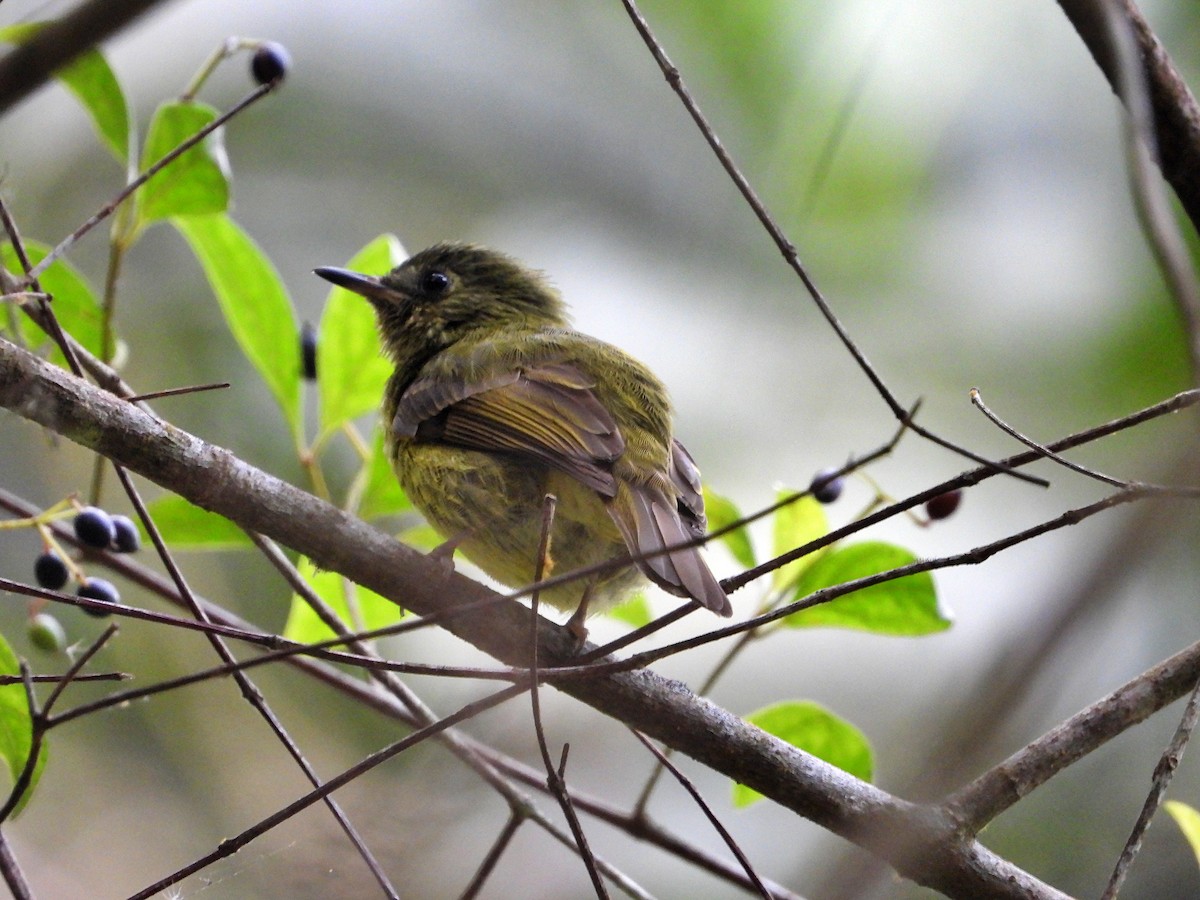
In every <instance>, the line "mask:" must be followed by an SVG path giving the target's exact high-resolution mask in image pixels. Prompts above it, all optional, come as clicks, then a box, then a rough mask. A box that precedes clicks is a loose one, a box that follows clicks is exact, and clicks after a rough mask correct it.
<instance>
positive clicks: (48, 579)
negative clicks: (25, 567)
mask: <svg viewBox="0 0 1200 900" xmlns="http://www.w3.org/2000/svg"><path fill="white" fill-rule="evenodd" d="M70 575H71V572H70V570H69V569H68V568H67V564H66V563H65V562H63V558H62V557H61V556H59V555H58V554H57V553H55V552H54V551H53V550H47V551H46V552H45V553H43V554H42V555H41V556H39V557H38V558H37V559H36V560H34V562H33V577H34V578H36V579H37V583H38V584H40V585H41V586H42V587H44V588H49V589H50V590H52V591H61V590H62V589H63V588H64V587H65V586H66V584H67V579H68V578H69V577H70Z"/></svg>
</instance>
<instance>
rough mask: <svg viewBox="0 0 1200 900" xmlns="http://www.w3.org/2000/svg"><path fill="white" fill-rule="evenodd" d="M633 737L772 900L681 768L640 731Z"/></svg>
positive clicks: (751, 867) (760, 891)
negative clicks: (678, 787)
mask: <svg viewBox="0 0 1200 900" xmlns="http://www.w3.org/2000/svg"><path fill="white" fill-rule="evenodd" d="M633 736H634V737H636V738H637V739H638V740H639V741H641V742H642V746H643V747H645V748H646V749H647V750H649V751H650V753H651V754H652V755H653V756H654V758H655V759H656V760H658V764H659V765H660V766H661V767H662V768H664V769H666V770H667V771H669V772H670V773H671V774H672V775H673V776H675V780H676V781H678V782H679V784H680V786H681V787H682V788H683V789H684V790H685V791H687V792H688V794H689V795H690V796H691V798H692V800H693V801H695V803H696V805H697V806H698V807H700V811H701V812H702V813H704V817H705V818H706V819H708V821H709V823H710V824H711V825H712V827H713V828H715V829H716V830H717V834H719V835H721V840H723V841H724V842H725V846H726V847H728V848H729V849H730V851H731V852H732V853H733V855H734V856H736V857H737V861H738V863H740V864H741V867H742V869H743V870H744V871H745V873H746V877H747V878H749V879H750V881H751V883H752V884H753V885H754V887H755V888H756V889H757V890H758V893H759V896H761V897H765V898H766V900H771V892H770V891H769V890H767V886H766V885H765V884H763V883H762V879H760V878H759V877H758V873H757V872H755V871H754V866H753V865H752V864H751V862H750V859H749V857H747V856H746V854H745V853H743V852H742V848H741V847H739V846H738V843H737V841H735V840H734V839H733V835H732V834H730V833H729V829H728V828H726V827H725V826H724V825H723V824H721V820H720V819H718V818H717V816H716V814H715V813H714V812H713V811H712V807H710V806H709V805H708V803H706V802H705V800H704V797H703V796H701V794H700V792H699V791H698V790H696V786H695V785H694V784H692V782H691V780H690V779H689V778H688V777H687V776H686V775H684V774H683V772H681V771H679V767H678V766H677V765H675V764H674V763H673V762H671V760H670V759H669V758H668V757H667V755H666V754H665V753H663V752H662V751H661V750H659V749H658V748H657V747H655V746H654V743H653V742H652V741H651V740H650V739H649V738H647V737H646V736H645V735H644V734H642V733H641V732H639V731H635V732H634V733H633Z"/></svg>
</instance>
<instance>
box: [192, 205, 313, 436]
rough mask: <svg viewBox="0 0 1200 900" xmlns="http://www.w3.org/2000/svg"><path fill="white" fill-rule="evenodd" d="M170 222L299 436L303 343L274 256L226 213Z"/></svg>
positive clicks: (293, 430)
mask: <svg viewBox="0 0 1200 900" xmlns="http://www.w3.org/2000/svg"><path fill="white" fill-rule="evenodd" d="M171 224H172V225H174V226H175V227H176V228H177V229H179V232H180V234H182V235H183V236H184V238H185V239H186V240H187V242H188V243H189V244H191V246H192V252H193V253H195V254H196V258H197V259H198V260H200V265H201V266H203V267H204V274H205V275H206V276H208V282H209V284H211V285H212V289H213V293H214V294H216V295H217V301H218V302H219V303H220V305H221V312H223V313H224V314H225V321H226V322H227V323H228V324H229V330H230V331H232V332H233V336H234V338H236V339H237V342H238V344H239V345H241V348H242V352H243V353H245V354H246V358H247V359H249V360H250V362H251V363H253V364H254V367H255V368H256V369H258V372H259V374H260V375H261V376H262V379H263V381H265V382H266V383H267V387H269V388H270V389H271V393H272V394H274V395H275V399H276V400H277V401H278V402H279V406H280V408H281V409H282V410H283V415H284V418H285V419H287V422H288V425H289V426H290V427H291V429H292V433H293V435H294V436H295V437H296V438H297V439H299V436H300V428H301V423H300V342H299V340H297V338H296V335H297V329H296V316H295V313H294V312H293V311H292V301H291V299H290V298H289V297H288V293H287V289H286V288H285V287H284V286H283V281H282V280H281V279H280V277H279V273H278V272H276V271H275V267H274V266H273V265H271V261H270V260H269V259H267V257H266V256H265V255H264V254H263V252H262V251H261V250H260V249H259V248H258V246H257V245H256V244H255V243H254V241H252V240H251V239H250V238H249V236H248V235H247V234H246V233H245V232H244V231H242V229H241V228H239V227H238V225H237V223H235V222H234V221H233V220H232V219H230V218H229V217H228V216H226V215H224V214H223V213H215V214H213V215H209V216H178V217H176V218H174V219H172V220H171Z"/></svg>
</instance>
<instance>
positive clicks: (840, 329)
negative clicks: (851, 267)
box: [621, 0, 1038, 483]
mask: <svg viewBox="0 0 1200 900" xmlns="http://www.w3.org/2000/svg"><path fill="white" fill-rule="evenodd" d="M621 3H622V4H623V5H624V7H625V11H626V12H627V13H628V14H629V18H630V20H631V21H632V22H633V26H634V28H636V29H637V32H638V34H639V35H641V38H642V41H643V42H644V43H645V44H646V47H647V48H648V49H649V50H650V54H651V56H653V57H654V61H655V62H656V63H658V67H659V69H661V70H662V73H663V77H664V78H666V80H667V84H669V85H670V86H671V89H672V90H673V91H674V92H675V94H676V95H677V96H678V97H679V99H680V101H681V102H682V103H683V106H684V108H685V109H686V110H687V111H688V114H689V115H690V116H691V117H692V121H694V122H695V123H696V127H697V128H699V129H700V133H701V134H702V135H703V136H704V140H705V142H706V143H707V144H708V146H709V147H710V148H711V149H712V151H713V153H714V154H715V155H716V157H717V161H718V162H719V163H720V164H721V168H723V169H724V170H725V173H726V174H727V175H728V176H729V178H730V180H731V181H732V182H733V184H734V186H735V187H736V188H737V189H738V191H739V192H740V193H741V195H742V197H743V199H745V201H746V203H747V205H749V207H750V209H751V210H752V211H753V212H754V215H755V216H756V217H757V218H758V221H759V222H760V223H761V224H762V226H763V228H765V229H766V231H767V234H769V235H770V237H771V240H772V241H774V242H775V246H776V247H777V248H778V249H779V252H780V253H781V254H782V255H783V258H784V260H785V261H786V262H787V264H788V265H789V266H790V267H791V269H792V271H794V272H795V273H796V275H798V276H799V278H800V281H801V282H802V283H803V285H804V288H805V290H807V291H808V295H809V297H811V298H812V301H813V303H815V304H816V306H817V309H818V310H819V311H820V313H821V315H822V316H823V317H824V318H825V321H826V322H828V323H829V326H830V327H831V328H832V329H833V330H834V333H835V334H836V335H837V337H838V340H840V341H841V342H842V346H844V347H845V348H846V350H847V352H848V353H849V354H850V355H851V356H852V357H853V358H854V361H855V362H856V363H857V364H858V367H859V368H860V369H862V371H863V374H864V375H865V376H866V377H867V380H868V381H870V382H871V384H872V386H874V388H875V391H876V393H878V394H879V396H880V397H881V398H882V399H883V401H884V403H885V404H887V406H888V408H889V409H890V410H891V411H892V415H893V416H895V417H896V418H897V419H898V420H900V421H905V420H906V419H907V416H908V414H907V412H906V411H905V409H904V406H903V405H902V404H901V403H900V401H899V400H897V399H896V397H895V396H894V395H893V394H892V392H891V390H890V389H889V388H888V386H887V385H886V384H884V381H883V378H882V377H880V375H879V373H878V372H877V371H876V370H875V367H874V366H873V365H872V364H871V362H870V361H869V360H868V359H867V356H866V353H865V352H863V350H862V349H861V348H860V347H859V346H858V344H857V343H856V342H855V341H854V339H853V338H852V337H851V336H850V332H849V331H848V330H847V329H846V327H845V326H844V325H843V324H842V323H841V321H840V320H839V319H838V317H837V316H836V315H835V314H834V312H833V308H832V307H831V306H830V305H829V302H828V301H827V300H826V299H825V296H824V295H823V294H822V293H821V291H820V289H819V288H818V287H817V285H816V282H815V281H814V280H813V279H812V276H810V275H809V274H808V269H807V268H806V267H805V266H804V264H803V263H802V262H800V256H799V253H798V252H797V250H796V247H795V245H794V244H792V242H791V241H789V240H788V238H787V235H785V234H784V233H783V228H782V227H781V226H780V225H779V223H778V222H777V221H776V220H775V218H774V216H772V215H771V213H770V212H769V211H768V210H767V207H766V204H765V203H763V201H762V199H761V198H760V197H759V196H758V193H757V192H756V191H755V190H754V188H753V187H752V186H751V185H750V181H749V180H748V179H747V178H746V176H745V175H744V174H743V173H742V170H741V168H740V167H739V166H738V164H737V163H736V162H734V160H733V157H732V156H731V155H730V154H729V151H728V150H726V149H725V147H724V145H723V144H722V143H721V140H720V138H718V137H717V134H716V132H715V131H714V130H713V127H712V125H711V124H709V121H708V118H707V117H706V116H705V115H704V113H703V112H701V110H700V107H699V105H698V104H697V103H696V101H695V99H694V98H693V97H692V94H691V91H689V90H688V88H687V85H686V84H684V81H683V76H682V75H680V73H679V70H678V69H677V68H675V66H674V65H673V64H672V63H671V60H670V59H669V58H668V57H667V53H666V50H664V49H663V46H662V44H661V43H659V41H658V39H657V38H656V37H655V36H654V33H653V32H652V31H651V30H650V25H649V23H648V22H647V21H646V18H645V16H643V15H642V13H641V11H640V10H639V9H638V7H637V4H636V3H635V2H634V0H621ZM911 427H912V429H913V431H915V432H916V433H917V434H919V435H921V436H922V437H924V438H925V439H926V440H929V441H932V442H933V443H935V444H938V445H939V446H941V447H945V448H946V449H947V450H950V451H952V452H954V453H957V454H959V455H961V456H964V457H966V458H967V459H970V460H973V461H974V462H976V463H979V464H980V465H984V466H991V467H992V468H994V469H996V470H997V471H1001V472H1004V473H1005V474H1006V475H1011V476H1013V477H1015V478H1019V479H1021V480H1023V481H1031V482H1033V483H1037V482H1038V479H1036V478H1034V477H1033V476H1030V475H1025V474H1023V473H1021V472H1015V471H1013V470H1011V469H1009V468H1007V467H1006V466H1004V464H1003V463H997V462H994V461H992V460H989V459H987V458H986V457H983V456H980V455H979V454H977V453H974V452H972V451H970V450H968V449H966V448H965V447H962V446H960V445H958V444H955V443H953V442H952V441H949V440H947V439H945V438H943V437H940V436H939V435H936V434H934V433H933V432H931V431H929V430H927V429H925V428H923V427H920V426H918V425H917V424H916V423H912V425H911Z"/></svg>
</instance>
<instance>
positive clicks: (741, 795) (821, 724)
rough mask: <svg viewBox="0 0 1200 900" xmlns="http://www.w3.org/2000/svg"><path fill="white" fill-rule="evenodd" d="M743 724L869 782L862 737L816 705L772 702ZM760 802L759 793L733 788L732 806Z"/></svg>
mask: <svg viewBox="0 0 1200 900" xmlns="http://www.w3.org/2000/svg"><path fill="white" fill-rule="evenodd" d="M746 721H747V722H750V723H751V724H753V725H757V726H758V727H759V728H761V729H762V730H763V731H765V732H767V733H768V734H773V735H775V737H777V738H779V739H780V740H782V741H786V742H787V743H789V744H791V745H792V746H793V747H798V748H800V749H801V750H803V751H804V752H805V753H811V754H812V755H813V756H815V757H817V758H818V759H823V760H825V762H827V763H829V764H830V765H833V766H837V767H838V768H839V769H842V770H844V771H846V772H848V773H849V774H851V775H853V776H854V777H855V778H858V779H860V780H862V781H870V780H871V772H872V770H873V769H874V762H873V761H872V754H871V745H870V744H869V743H868V742H867V739H866V737H865V736H864V735H863V733H862V732H861V731H859V730H858V729H857V728H855V727H854V726H853V725H851V724H850V723H849V722H847V721H846V720H845V719H842V718H840V717H838V716H835V715H834V714H833V713H831V712H830V711H829V710H827V709H825V707H823V706H820V705H819V704H816V703H812V702H811V701H799V700H788V701H784V702H782V703H775V704H773V705H771V706H765V707H763V708H762V709H760V710H757V711H756V712H753V713H751V714H750V715H748V716H746ZM760 799H762V794H760V793H759V792H758V791H756V790H754V789H753V788H748V787H746V786H745V785H743V784H735V785H734V786H733V805H734V806H749V805H750V804H751V803H754V802H756V801H757V800H760Z"/></svg>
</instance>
